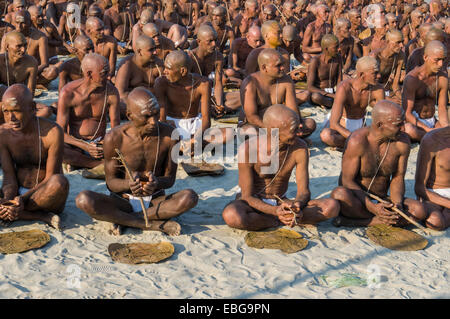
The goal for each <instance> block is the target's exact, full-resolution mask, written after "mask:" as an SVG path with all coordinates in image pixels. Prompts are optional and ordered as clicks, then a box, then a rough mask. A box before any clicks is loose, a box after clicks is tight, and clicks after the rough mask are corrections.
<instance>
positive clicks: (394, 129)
mask: <svg viewBox="0 0 450 319" xmlns="http://www.w3.org/2000/svg"><path fill="white" fill-rule="evenodd" d="M404 125H405V114H404V112H403V111H395V112H392V114H391V115H389V116H388V117H387V119H386V120H385V121H384V122H383V123H382V126H381V128H382V130H381V131H382V133H383V136H384V137H386V138H389V139H391V140H394V141H395V140H397V139H398V137H399V135H400V132H401V130H402V128H403V126H404Z"/></svg>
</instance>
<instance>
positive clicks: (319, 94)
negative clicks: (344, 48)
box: [307, 34, 342, 108]
mask: <svg viewBox="0 0 450 319" xmlns="http://www.w3.org/2000/svg"><path fill="white" fill-rule="evenodd" d="M321 46H322V53H321V54H319V55H318V56H315V57H313V58H312V59H311V62H310V63H309V66H308V78H307V87H308V91H309V93H310V94H311V102H312V103H314V104H317V105H321V106H324V107H326V108H331V106H332V105H333V100H334V97H335V92H336V86H337V85H338V84H339V83H340V82H341V81H342V57H341V55H340V54H339V52H338V49H339V40H338V39H337V38H336V36H334V35H332V34H326V35H324V36H323V37H322V40H321Z"/></svg>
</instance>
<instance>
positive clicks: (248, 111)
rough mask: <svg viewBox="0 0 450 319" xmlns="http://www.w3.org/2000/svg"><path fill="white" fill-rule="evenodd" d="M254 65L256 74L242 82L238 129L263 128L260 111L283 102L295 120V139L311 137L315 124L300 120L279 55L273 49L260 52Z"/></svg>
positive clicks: (261, 112) (292, 85)
mask: <svg viewBox="0 0 450 319" xmlns="http://www.w3.org/2000/svg"><path fill="white" fill-rule="evenodd" d="M258 64H259V69H260V71H258V72H255V73H252V74H250V75H249V76H247V77H246V78H245V80H244V81H243V82H242V86H241V101H242V105H243V112H242V113H241V114H240V117H239V124H238V126H242V127H243V129H245V130H247V129H251V128H252V127H253V128H258V127H264V123H263V121H262V119H263V116H264V112H266V110H267V109H268V108H269V107H270V106H271V105H273V104H280V103H283V104H284V105H286V106H287V107H288V108H290V109H291V110H292V111H294V112H295V113H296V114H297V115H298V117H299V122H300V124H299V125H300V127H299V130H298V134H299V136H301V137H306V136H309V135H311V134H312V133H313V132H314V130H315V129H316V122H315V121H314V120H313V119H302V118H301V116H300V113H299V111H298V108H297V105H298V104H297V101H296V98H295V87H294V83H293V82H292V80H291V78H290V77H289V76H288V75H286V72H285V69H284V67H285V65H284V61H283V57H282V56H281V54H280V53H279V52H278V51H277V50H275V49H264V50H263V51H262V52H261V53H260V54H259V55H258ZM249 133H251V132H250V131H249Z"/></svg>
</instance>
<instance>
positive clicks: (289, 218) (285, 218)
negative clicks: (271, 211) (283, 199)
mask: <svg viewBox="0 0 450 319" xmlns="http://www.w3.org/2000/svg"><path fill="white" fill-rule="evenodd" d="M290 209H292V210H293V211H294V212H295V214H293V213H292V211H291V210H290ZM294 215H295V216H294ZM302 215H303V214H302V213H301V211H300V205H299V203H297V202H295V203H294V204H293V205H291V204H288V203H282V204H281V205H280V206H278V208H277V216H278V219H279V220H280V221H281V222H282V223H283V224H284V225H286V226H289V227H294V226H295V225H297V223H298V222H299V220H301V218H302Z"/></svg>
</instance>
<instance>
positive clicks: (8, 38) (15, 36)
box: [5, 30, 27, 45]
mask: <svg viewBox="0 0 450 319" xmlns="http://www.w3.org/2000/svg"><path fill="white" fill-rule="evenodd" d="M12 41H14V42H15V43H16V42H19V41H20V42H21V43H27V39H26V38H25V36H24V35H23V34H22V33H20V32H19V31H17V30H13V31H10V32H8V33H7V34H6V35H5V44H6V45H8V43H11V42H12Z"/></svg>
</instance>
